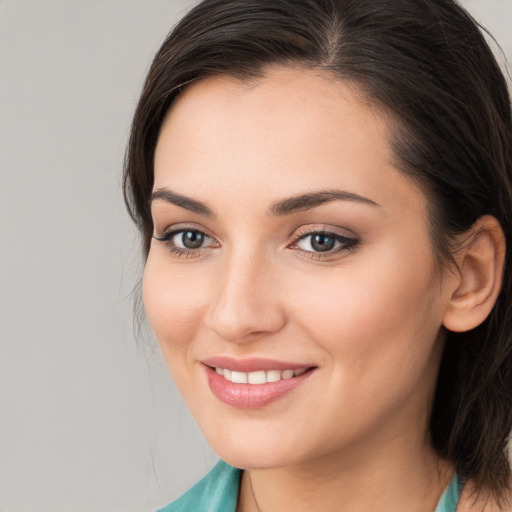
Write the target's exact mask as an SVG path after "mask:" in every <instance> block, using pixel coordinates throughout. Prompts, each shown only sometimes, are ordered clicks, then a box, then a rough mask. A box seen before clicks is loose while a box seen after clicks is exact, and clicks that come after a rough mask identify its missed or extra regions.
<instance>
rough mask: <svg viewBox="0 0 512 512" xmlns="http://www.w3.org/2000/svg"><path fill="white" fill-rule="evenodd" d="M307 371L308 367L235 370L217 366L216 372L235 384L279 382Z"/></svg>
mask: <svg viewBox="0 0 512 512" xmlns="http://www.w3.org/2000/svg"><path fill="white" fill-rule="evenodd" d="M306 371H307V368H300V369H299V370H283V371H281V370H268V371H263V370H259V371H256V372H249V373H245V372H235V371H231V370H228V369H225V368H215V372H216V373H218V374H219V375H222V376H223V377H224V378H225V379H226V380H229V381H230V382H234V383H235V384H265V383H266V382H277V381H279V380H282V379H291V378H292V377H298V376H299V375H302V374H303V373H305V372H306Z"/></svg>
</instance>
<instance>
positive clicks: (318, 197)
mask: <svg viewBox="0 0 512 512" xmlns="http://www.w3.org/2000/svg"><path fill="white" fill-rule="evenodd" d="M331 201H352V202H356V203H363V204H367V205H370V206H379V205H378V204H377V203H376V202H375V201H372V200H371V199H368V198H366V197H363V196H360V195H358V194H354V193H353V192H346V191H344V190H320V191H319V192H312V193H308V194H300V195H298V196H293V197H290V198H288V199H283V200H281V201H277V202H275V203H273V204H272V206H271V207H270V209H269V214H271V215H279V216H280V215H289V214H291V213H294V212H297V211H304V210H309V209H311V208H315V207H316V206H320V205H321V204H324V203H330V202H331Z"/></svg>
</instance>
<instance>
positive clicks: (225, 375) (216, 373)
mask: <svg viewBox="0 0 512 512" xmlns="http://www.w3.org/2000/svg"><path fill="white" fill-rule="evenodd" d="M203 368H204V371H205V373H206V379H207V382H208V386H209V388H210V391H211V392H212V393H213V395H214V396H215V397H216V398H217V399H218V400H220V401H221V402H223V403H224V404H227V405H230V406H232V407H236V408H243V409H247V408H261V407H264V406H266V405H268V404H270V403H272V402H274V401H276V400H278V399H281V398H282V397H284V396H286V395H289V393H291V392H292V391H293V390H294V389H296V388H298V387H299V386H301V385H302V384H303V383H305V382H306V381H307V380H308V379H309V377H310V376H311V375H312V374H314V373H316V372H315V370H317V369H318V368H317V367H316V366H301V365H297V364H289V363H283V362H278V361H271V360H264V359H253V360H234V359H231V358H223V357H219V358H214V359H210V360H207V361H203Z"/></svg>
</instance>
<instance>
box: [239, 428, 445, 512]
mask: <svg viewBox="0 0 512 512" xmlns="http://www.w3.org/2000/svg"><path fill="white" fill-rule="evenodd" d="M405 437H406V436H405ZM351 451H352V453H348V452H347V451H345V452H344V453H338V454H336V456H333V454H332V453H331V454H329V456H328V457H319V458H317V459H314V460H310V461H307V462H302V463H301V464H300V465H297V466H287V467H281V468H271V469H254V470H249V471H245V472H244V474H243V476H242V486H241V492H240V500H239V506H238V512H277V511H279V512H302V511H311V510H322V511H325V512H331V511H332V512H334V511H336V512H348V511H350V512H363V511H365V512H366V511H368V510H393V512H402V511H403V512H416V511H417V512H425V511H432V512H433V511H434V509H435V507H436V504H437V502H438V501H439V498H440V496H441V493H442V491H443V489H444V488H445V487H446V485H447V484H448V482H449V481H450V479H451V477H452V476H453V469H452V466H451V464H449V463H448V462H446V461H443V460H442V459H440V458H439V457H437V455H436V454H435V453H434V451H433V449H432V448H431V447H430V446H429V445H428V444H427V443H417V442H416V443H411V442H410V440H409V442H408V441H407V439H405V438H404V437H402V436H397V435H395V436H394V439H392V440H389V439H388V440H387V442H385V441H383V440H382V439H381V442H380V444H379V445H378V446H376V445H368V444H366V447H365V448H362V447H354V449H353V450H351Z"/></svg>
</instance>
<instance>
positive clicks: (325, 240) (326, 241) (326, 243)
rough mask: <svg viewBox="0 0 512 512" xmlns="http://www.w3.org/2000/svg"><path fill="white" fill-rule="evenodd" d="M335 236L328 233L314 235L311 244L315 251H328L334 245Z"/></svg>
mask: <svg viewBox="0 0 512 512" xmlns="http://www.w3.org/2000/svg"><path fill="white" fill-rule="evenodd" d="M334 242H335V240H334V238H333V237H332V236H328V235H314V236H313V240H312V241H311V246H312V247H313V249H315V251H319V252H326V251H330V250H331V249H332V248H333V247H334Z"/></svg>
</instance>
